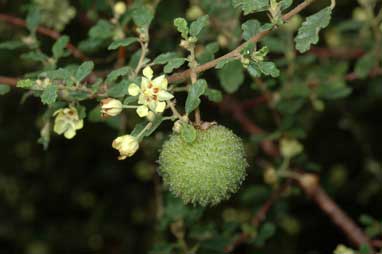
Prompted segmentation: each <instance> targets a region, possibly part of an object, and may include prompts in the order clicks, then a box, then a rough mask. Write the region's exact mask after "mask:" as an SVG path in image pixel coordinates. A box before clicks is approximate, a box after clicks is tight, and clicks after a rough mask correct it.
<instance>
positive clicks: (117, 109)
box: [101, 98, 123, 118]
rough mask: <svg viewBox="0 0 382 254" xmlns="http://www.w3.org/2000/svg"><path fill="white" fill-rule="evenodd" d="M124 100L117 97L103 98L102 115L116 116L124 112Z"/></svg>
mask: <svg viewBox="0 0 382 254" xmlns="http://www.w3.org/2000/svg"><path fill="white" fill-rule="evenodd" d="M122 109H123V105H122V102H121V101H119V100H116V99H112V98H107V99H103V100H101V116H102V117H104V118H106V117H110V116H116V115H118V114H119V113H121V112H122Z"/></svg>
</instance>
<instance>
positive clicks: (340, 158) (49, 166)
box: [0, 0, 382, 254]
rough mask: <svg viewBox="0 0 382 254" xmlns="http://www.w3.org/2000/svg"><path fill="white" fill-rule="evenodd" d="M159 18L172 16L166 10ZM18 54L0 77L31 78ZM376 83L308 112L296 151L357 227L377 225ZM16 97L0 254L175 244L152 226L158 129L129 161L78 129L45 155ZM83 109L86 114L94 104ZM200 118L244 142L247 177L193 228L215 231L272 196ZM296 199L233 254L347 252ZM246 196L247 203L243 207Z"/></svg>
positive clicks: (6, 129) (99, 128) (345, 8)
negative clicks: (232, 211) (230, 213)
mask: <svg viewBox="0 0 382 254" xmlns="http://www.w3.org/2000/svg"><path fill="white" fill-rule="evenodd" d="M26 2H27V1H4V0H3V1H0V12H1V13H13V14H14V15H16V16H19V17H22V16H23V15H24V14H23V13H22V12H20V9H21V8H18V7H19V6H17V5H22V4H24V3H26ZM180 2H182V1H175V0H174V1H170V0H166V1H163V2H162V3H161V4H160V6H159V8H160V10H162V11H158V13H159V14H158V15H159V16H161V14H162V15H163V13H165V14H166V15H165V16H166V19H165V18H163V19H160V20H161V22H162V23H164V24H167V26H170V24H171V20H172V17H170V16H171V15H173V16H174V17H176V16H181V15H182V12H184V8H185V7H186V5H187V4H186V3H180ZM355 2H356V1H345V0H344V1H339V3H338V5H339V8H338V9H337V10H336V12H335V15H334V21H333V24H332V26H335V24H336V23H339V22H341V21H342V20H344V19H348V18H350V17H351V12H352V10H353V8H354V6H355V5H356V3H355ZM72 4H73V5H77V6H78V7H79V9H78V12H80V14H81V15H83V13H85V10H84V8H83V6H82V5H81V4H79V3H77V1H72ZM169 8H171V11H170V10H168V11H166V10H167V9H169ZM315 8H316V7H315ZM315 8H313V9H310V10H308V11H307V12H306V13H309V12H312V11H314V10H315ZM104 15H106V14H104ZM79 23H80V19H79V18H75V19H74V20H73V21H72V22H71V23H70V24H69V25H68V26H67V28H66V30H65V31H64V32H65V33H68V34H70V35H71V36H72V38H73V39H72V40H74V41H76V40H80V39H84V38H85V36H86V30H87V28H86V27H83V26H78V24H79ZM157 25H160V24H158V23H157V22H156V23H155V24H154V26H157ZM5 26H6V27H4V24H3V23H1V22H0V30H1V29H4V30H5V32H6V33H5V34H4V36H3V35H0V40H3V39H4V40H5V39H6V38H9V37H10V36H11V35H10V34H11V33H23V29H20V28H15V27H7V26H8V25H5ZM24 32H25V31H24ZM164 32H168V31H167V30H166V29H164ZM83 34H85V36H84V35H83ZM156 36H159V35H158V32H157V31H155V32H153V38H154V39H153V41H155V38H156ZM171 36H173V37H171ZM174 36H175V35H174V31H172V32H171V31H170V32H168V38H169V39H168V42H167V40H164V41H163V42H162V43H163V44H162V45H158V46H155V45H154V46H153V47H154V48H153V52H152V54H153V55H155V53H156V51H158V53H159V52H162V51H163V52H164V51H165V50H162V48H166V47H167V46H166V45H167V44H166V43H168V45H173V44H174V43H173V42H172V41H173V40H175V38H176V39H178V38H177V37H174ZM3 37H4V38H3ZM160 37H162V38H163V36H160ZM43 40H44V39H43ZM168 47H170V46H168ZM168 47H167V48H168ZM159 48H160V50H159ZM16 54H17V52H15V51H6V50H0V75H4V76H15V77H18V76H20V75H21V74H23V73H24V72H25V70H30V66H25V65H23V64H22V62H21V61H20V60H19V59H18V56H17V55H16ZM211 79H212V80H213V79H214V78H213V77H211ZM381 84H382V79H380V78H375V79H373V80H362V81H353V82H351V84H350V85H351V86H352V87H353V88H354V90H353V93H352V95H351V96H349V97H348V98H346V99H342V100H339V101H334V102H330V103H328V104H327V105H326V109H325V111H324V112H322V113H319V114H314V115H313V113H307V115H309V117H307V119H309V124H308V127H307V128H306V131H307V137H306V139H304V141H303V142H304V145H305V148H306V150H305V151H306V156H307V157H308V158H309V159H310V161H311V162H313V163H315V164H317V165H319V168H320V169H321V172H320V174H321V176H322V178H321V182H322V185H323V187H324V188H325V189H326V190H327V191H328V193H329V194H330V195H331V196H332V197H333V199H334V200H335V201H337V203H338V204H339V205H340V206H341V207H342V208H343V209H344V210H345V211H347V212H348V213H349V214H350V216H351V217H352V218H354V219H355V220H356V221H358V219H359V217H360V215H361V214H369V215H370V216H373V217H375V218H377V219H381V214H382V195H381V194H382V184H381V183H382V169H381V166H380V163H381V162H380V161H381V152H382V151H381V145H380V144H381V143H382V135H381V129H382V122H381V120H380V117H381V112H382V89H381V88H380V87H381ZM247 94H248V93H247V90H246V88H242V89H240V91H239V93H238V94H237V95H235V96H237V97H243V98H245V97H246V96H247ZM22 96H23V93H22V91H21V90H18V89H12V91H11V93H10V94H8V95H6V96H2V97H0V160H1V163H0V253H1V254H3V253H4V254H16V253H26V254H49V253H55V254H61V253H62V254H64V253H65V254H66V253H68V254H69V253H70V254H82V253H108V254H109V253H110V254H119V253H147V252H148V251H149V250H150V249H151V248H152V246H153V244H154V243H155V242H157V241H158V239H168V240H174V238H173V236H171V234H170V233H169V232H166V231H165V232H164V231H163V230H161V229H160V226H158V224H160V223H157V220H156V210H155V202H156V201H155V198H156V190H155V188H157V187H158V184H155V183H158V181H159V180H160V179H159V177H158V176H157V174H156V173H155V170H156V162H155V161H156V158H157V156H158V150H159V148H160V144H161V143H162V142H163V140H164V138H165V136H164V135H166V134H167V133H168V132H169V130H170V126H162V127H161V129H160V131H158V133H157V134H155V135H154V137H152V138H151V139H149V140H147V141H145V142H144V144H142V148H141V149H140V151H139V152H138V153H137V154H136V155H135V156H134V157H133V158H131V159H128V160H125V161H117V160H116V157H117V154H116V151H115V150H113V149H112V148H111V141H112V140H113V139H114V138H115V137H116V136H117V135H118V134H119V132H118V131H117V130H115V129H113V128H111V127H110V126H108V125H106V124H104V123H91V122H86V123H85V128H84V129H83V130H80V131H78V133H77V136H76V138H75V139H73V140H65V139H64V138H63V137H60V136H55V135H53V137H52V140H51V144H50V147H49V149H48V150H46V151H44V150H43V148H42V146H41V145H39V144H37V142H36V141H37V139H38V137H39V122H38V117H39V115H41V114H42V113H43V112H44V108H43V107H42V106H41V104H40V102H39V100H38V99H36V98H30V99H28V100H26V102H25V103H22V104H21V103H20V100H21V98H22ZM87 106H89V107H90V108H91V107H94V106H95V103H94V102H90V103H88V104H87ZM259 111H260V112H261V109H259ZM202 112H204V117H205V118H206V119H208V120H215V121H218V122H220V123H222V124H224V125H226V126H227V127H231V128H232V129H233V130H234V132H236V133H237V134H239V135H240V136H241V137H242V138H243V139H244V141H245V143H246V144H247V146H248V151H249V154H250V155H249V163H250V165H251V166H250V168H249V169H248V178H247V180H246V181H245V183H244V185H243V186H242V188H241V190H240V191H239V193H238V194H236V195H234V196H233V197H232V199H231V200H229V201H227V202H223V203H222V204H221V205H218V206H217V207H213V208H208V209H206V210H205V213H204V215H203V217H202V218H201V221H203V222H206V223H207V222H208V221H210V220H212V221H215V223H216V224H217V225H220V224H219V223H223V222H221V221H222V217H223V215H222V214H223V213H224V211H225V209H227V208H229V207H236V208H237V209H238V210H243V211H245V212H250V213H252V212H254V211H256V209H257V208H258V207H259V206H260V205H261V204H262V201H263V200H265V199H266V197H267V196H268V195H269V193H270V187H269V186H267V185H266V184H264V183H263V181H262V172H261V171H260V169H258V168H257V167H256V166H255V164H254V157H253V156H252V155H253V154H254V153H255V151H256V148H254V146H253V142H252V139H251V137H250V136H249V135H248V134H247V133H245V132H244V131H243V130H242V129H241V127H240V125H238V123H236V122H235V120H234V119H233V118H232V116H231V115H230V114H227V113H223V112H220V111H219V108H218V107H215V106H211V105H209V104H208V103H205V104H203V107H202ZM259 115H260V113H259V112H258V111H256V110H254V111H253V112H249V116H250V117H251V119H253V120H256V119H259ZM254 188H255V189H254ZM295 192H296V193H295V194H291V195H289V196H288V197H287V198H285V199H282V200H281V201H280V202H278V203H277V204H276V205H275V207H274V208H273V209H272V210H271V212H270V214H269V220H270V221H273V222H274V223H275V224H277V229H278V230H277V233H276V234H275V236H274V237H272V238H271V239H270V240H269V241H267V243H266V244H265V245H264V247H255V248H252V247H248V246H243V247H242V249H243V251H245V250H248V251H250V250H251V251H253V252H248V253H286V254H289V253H304V254H305V253H312V254H313V253H317V254H318V253H322V254H324V253H331V252H332V251H333V249H335V247H336V246H337V245H338V244H340V243H344V244H347V243H348V241H347V239H346V238H345V236H344V235H343V234H342V232H340V231H339V229H338V228H337V227H336V226H335V225H334V224H332V223H331V221H330V220H329V219H328V217H326V216H325V215H324V214H323V213H322V212H321V211H320V210H319V209H318V208H317V207H316V205H315V204H314V203H312V202H311V201H310V200H309V199H308V198H306V197H304V195H301V193H300V194H299V191H298V190H297V189H296V190H295ZM163 195H164V196H165V197H167V195H168V193H167V192H166V191H165V190H164V193H163ZM246 195H247V196H246ZM248 196H249V197H253V199H252V200H249V201H247V199H246V198H248ZM378 216H379V217H378ZM245 253H246V252H245Z"/></svg>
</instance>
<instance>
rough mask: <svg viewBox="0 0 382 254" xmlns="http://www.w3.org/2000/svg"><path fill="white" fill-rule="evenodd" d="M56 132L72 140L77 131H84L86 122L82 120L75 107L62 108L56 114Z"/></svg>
mask: <svg viewBox="0 0 382 254" xmlns="http://www.w3.org/2000/svg"><path fill="white" fill-rule="evenodd" d="M53 116H56V119H55V120H54V128H53V130H54V132H55V133H57V134H58V135H62V134H64V136H65V138H67V139H72V138H73V137H74V136H75V135H76V130H79V129H82V127H83V126H84V121H83V120H82V119H80V117H79V115H78V112H77V109H76V108H74V107H69V108H62V109H59V110H57V111H56V112H54V114H53Z"/></svg>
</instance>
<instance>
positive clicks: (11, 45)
mask: <svg viewBox="0 0 382 254" xmlns="http://www.w3.org/2000/svg"><path fill="white" fill-rule="evenodd" d="M24 46H25V45H24V43H22V42H21V41H16V40H15V41H4V42H1V43H0V49H10V50H12V49H17V48H21V47H24Z"/></svg>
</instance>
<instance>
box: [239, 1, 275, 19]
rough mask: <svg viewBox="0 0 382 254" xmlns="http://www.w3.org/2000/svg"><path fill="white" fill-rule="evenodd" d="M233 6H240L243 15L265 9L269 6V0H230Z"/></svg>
mask: <svg viewBox="0 0 382 254" xmlns="http://www.w3.org/2000/svg"><path fill="white" fill-rule="evenodd" d="M232 4H233V6H234V7H235V8H237V7H240V8H241V10H242V11H243V12H244V15H247V14H250V13H254V12H259V11H265V10H267V9H268V8H269V0H256V1H254V0H232Z"/></svg>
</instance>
